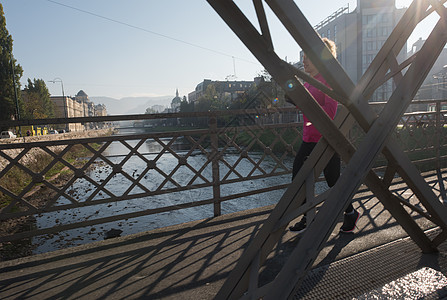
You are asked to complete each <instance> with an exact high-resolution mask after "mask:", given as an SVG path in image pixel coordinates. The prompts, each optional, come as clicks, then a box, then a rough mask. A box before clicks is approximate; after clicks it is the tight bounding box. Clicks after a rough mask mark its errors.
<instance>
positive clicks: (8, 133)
mask: <svg viewBox="0 0 447 300" xmlns="http://www.w3.org/2000/svg"><path fill="white" fill-rule="evenodd" d="M16 137H17V136H16V135H15V134H14V133H12V131H2V133H1V134H0V138H2V139H13V138H16Z"/></svg>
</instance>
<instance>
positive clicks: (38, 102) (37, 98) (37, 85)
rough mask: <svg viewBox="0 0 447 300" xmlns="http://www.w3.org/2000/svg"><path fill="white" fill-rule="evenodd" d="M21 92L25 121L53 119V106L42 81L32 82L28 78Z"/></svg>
mask: <svg viewBox="0 0 447 300" xmlns="http://www.w3.org/2000/svg"><path fill="white" fill-rule="evenodd" d="M23 91H24V98H25V99H24V101H25V117H26V118H27V119H46V118H54V104H53V102H51V100H50V92H49V91H48V88H47V85H46V84H45V81H44V80H43V79H34V82H33V81H31V79H29V78H28V84H27V85H26V86H25V89H24V90H23Z"/></svg>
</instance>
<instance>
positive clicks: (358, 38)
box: [301, 0, 407, 101]
mask: <svg viewBox="0 0 447 300" xmlns="http://www.w3.org/2000/svg"><path fill="white" fill-rule="evenodd" d="M405 10H406V8H401V9H397V8H396V3H395V0H357V7H356V9H355V10H354V11H352V12H349V6H348V7H344V8H340V9H339V10H338V11H336V12H335V13H334V14H332V15H331V16H329V17H328V18H326V19H325V20H323V21H322V22H321V23H319V24H318V25H317V26H316V27H315V30H316V31H317V32H318V33H319V34H320V35H321V37H327V38H329V39H331V40H333V41H334V42H335V44H336V45H337V59H338V61H339V62H340V64H341V65H342V66H343V68H344V69H345V71H346V73H347V75H348V76H349V77H350V78H351V80H352V81H353V82H354V83H357V82H358V80H359V79H360V78H361V77H362V75H363V74H364V73H365V71H366V69H367V68H368V66H369V65H370V64H371V62H372V60H373V59H374V57H375V56H376V54H377V53H378V52H379V50H380V49H381V47H382V46H383V44H384V43H385V41H386V39H387V38H388V36H389V35H390V34H391V32H392V30H393V29H394V27H395V26H396V24H397V23H398V22H399V20H400V18H401V17H402V15H403V14H404V13H405ZM406 51H407V50H406V45H405V46H404V47H403V50H402V51H401V53H399V55H398V57H397V59H398V61H399V62H402V61H404V60H405V58H406ZM301 61H302V55H301ZM392 91H393V82H392V80H390V81H388V82H386V83H385V84H384V85H382V86H381V87H379V88H378V89H377V90H376V91H375V93H374V94H373V96H372V98H371V101H386V100H388V99H389V97H390V96H391V93H392Z"/></svg>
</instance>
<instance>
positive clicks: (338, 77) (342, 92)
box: [208, 0, 447, 299]
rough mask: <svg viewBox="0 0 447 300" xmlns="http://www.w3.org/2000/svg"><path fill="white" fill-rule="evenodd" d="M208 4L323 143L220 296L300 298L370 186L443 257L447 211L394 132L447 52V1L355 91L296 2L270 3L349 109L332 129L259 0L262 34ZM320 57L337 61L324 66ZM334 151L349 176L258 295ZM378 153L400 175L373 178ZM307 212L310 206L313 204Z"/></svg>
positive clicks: (404, 29)
mask: <svg viewBox="0 0 447 300" xmlns="http://www.w3.org/2000/svg"><path fill="white" fill-rule="evenodd" d="M208 2H209V3H210V5H211V6H212V7H213V8H214V9H215V10H216V12H217V13H218V14H219V15H220V16H221V17H222V19H223V20H224V21H225V22H226V23H227V24H228V26H229V27H230V28H231V29H232V30H233V31H234V32H235V34H236V35H237V36H238V37H239V38H240V39H241V41H242V42H243V43H244V44H245V45H246V46H247V48H248V49H249V50H250V51H251V52H252V53H253V54H254V55H255V57H256V58H257V59H258V60H259V61H260V62H261V63H262V64H263V66H264V67H265V68H266V70H267V71H268V72H269V73H270V75H272V77H273V78H274V79H275V81H276V82H277V83H278V84H280V85H281V86H282V88H283V89H284V90H285V92H286V94H287V95H288V96H289V97H290V98H291V99H292V101H293V102H294V103H295V104H296V105H297V106H299V107H300V109H301V110H302V111H303V112H304V114H306V116H308V118H309V119H310V120H311V121H312V123H313V124H314V125H315V127H316V128H317V129H318V130H319V131H320V132H321V133H322V135H323V138H322V139H321V141H320V142H319V143H318V145H317V147H316V148H315V150H314V151H313V153H312V154H311V156H310V157H309V159H308V160H307V161H306V163H305V164H304V166H303V167H302V169H301V170H300V172H299V173H298V175H297V176H296V177H295V179H294V181H293V183H292V184H291V185H290V187H289V188H288V189H287V190H286V192H285V193H284V195H283V197H282V198H281V200H280V201H279V203H278V204H277V206H276V207H275V209H274V210H273V211H272V213H271V215H270V216H269V218H268V219H267V220H266V222H265V223H264V224H263V227H262V228H261V230H260V231H259V232H258V234H257V235H256V237H255V238H254V240H253V241H252V243H251V244H250V245H249V246H248V248H247V249H246V251H245V252H244V254H243V255H242V257H241V258H240V260H239V262H238V264H237V265H236V266H235V268H234V270H233V271H232V272H231V274H230V276H229V278H228V279H227V281H226V282H225V283H224V285H223V286H222V288H221V290H220V291H219V293H218V295H217V298H218V299H234V298H244V299H245V298H247V299H248V298H250V299H251V298H256V299H258V298H263V299H278V298H280V299H286V298H291V297H293V293H294V291H295V290H296V288H297V287H298V286H299V283H300V282H301V281H302V279H303V278H304V276H305V275H306V272H307V271H309V269H310V268H311V267H312V264H313V262H314V261H315V259H316V257H317V255H318V253H319V251H320V250H321V248H322V247H323V245H324V243H325V242H326V241H327V239H328V237H329V235H330V234H331V232H332V231H333V229H334V228H335V226H336V224H337V219H338V218H339V216H340V215H341V214H342V213H343V211H344V210H345V208H346V207H347V205H348V204H349V202H350V201H352V198H353V197H354V195H355V193H356V192H357V190H358V188H359V186H360V185H361V184H362V183H365V184H367V185H368V187H369V188H370V189H371V190H372V191H373V193H374V194H375V196H376V197H377V198H378V199H379V200H380V201H381V203H382V204H383V205H384V207H385V208H386V209H387V210H389V211H390V213H391V214H392V216H393V217H394V218H395V219H396V220H397V222H398V223H399V224H400V225H401V226H402V227H403V229H404V230H405V231H406V232H407V233H408V235H409V236H410V237H411V238H412V239H413V240H414V242H415V243H416V244H417V245H418V246H419V247H420V248H421V250H422V251H423V252H433V251H436V247H437V245H439V243H440V242H441V241H443V240H445V238H446V232H447V224H446V220H447V210H446V208H445V207H444V206H443V205H442V204H441V202H440V201H439V199H438V197H437V196H436V195H435V194H434V193H433V191H432V189H431V188H430V187H429V186H428V185H427V183H426V182H425V181H424V179H423V178H422V177H421V175H420V174H419V171H418V170H417V169H416V167H415V166H414V165H413V164H412V163H411V161H410V160H409V159H408V157H406V155H405V154H404V153H403V151H402V150H401V149H400V148H399V146H398V145H397V144H396V143H395V142H394V141H393V138H392V137H391V132H392V131H393V130H394V128H395V127H396V125H397V123H398V122H399V119H400V118H401V116H402V114H403V113H404V112H405V110H406V108H407V107H408V105H409V103H410V101H411V100H412V99H413V97H414V96H415V94H416V92H417V91H418V90H419V88H420V86H421V84H422V82H423V81H424V79H425V78H426V76H427V74H428V72H429V71H430V69H431V68H432V66H433V64H434V63H435V61H436V59H437V57H438V56H439V54H440V52H441V51H442V49H443V48H444V46H445V44H446V41H447V20H446V19H445V18H444V15H445V7H444V6H443V3H444V1H442V2H438V1H424V0H416V1H414V3H413V4H412V5H411V6H410V7H409V8H408V9H407V12H406V13H405V15H404V16H403V17H402V18H401V20H400V22H399V23H398V25H397V26H396V28H395V29H394V31H393V32H392V33H391V35H390V36H389V38H388V40H387V41H386V42H385V44H384V45H383V47H382V49H381V50H380V51H379V53H378V54H377V56H376V58H375V59H374V61H373V62H372V63H371V65H370V67H369V68H368V70H367V71H366V72H365V74H364V75H363V77H362V78H361V79H360V81H359V83H358V84H357V85H355V84H354V83H353V82H352V81H351V80H350V78H349V77H348V76H347V74H346V73H345V72H344V70H343V68H342V67H341V66H340V65H339V63H338V62H337V61H336V59H335V58H333V56H332V55H331V53H330V52H329V50H328V49H327V48H326V46H325V45H324V43H323V42H322V41H321V39H320V37H319V36H318V34H317V33H316V32H315V31H314V30H313V28H312V26H311V25H310V24H309V23H308V22H307V20H306V18H305V17H304V15H303V14H302V13H301V11H300V10H299V8H298V7H297V6H296V4H295V3H294V1H293V0H266V1H265V2H266V3H267V4H268V5H269V6H270V8H271V10H272V11H273V12H274V13H275V15H276V16H277V17H278V19H279V20H280V21H281V22H282V24H283V25H284V27H285V28H286V29H287V30H288V31H289V33H290V34H291V36H292V37H293V38H294V39H295V41H296V42H297V43H298V45H299V46H300V47H301V48H302V49H303V51H304V52H305V53H306V55H307V56H308V57H309V58H310V60H311V61H312V63H313V64H314V65H315V66H316V67H317V69H318V70H319V71H320V73H321V74H322V75H323V77H324V78H325V79H326V81H327V82H328V83H329V85H330V86H331V87H332V90H328V89H327V88H326V87H324V86H323V85H322V84H319V83H317V82H311V83H312V84H313V85H314V86H316V87H318V88H320V89H321V90H322V91H323V92H325V93H327V94H329V95H330V96H331V97H332V98H334V99H336V100H337V101H338V102H340V103H341V104H343V105H344V107H345V109H343V110H341V111H340V112H339V113H338V115H337V117H336V118H335V120H334V121H333V120H331V119H330V118H329V117H328V116H327V114H326V113H325V112H324V111H323V110H322V109H321V107H320V106H319V105H318V103H317V102H316V101H315V100H314V99H313V97H312V96H311V95H310V94H309V93H308V92H307V90H306V89H305V88H304V87H303V85H302V84H301V83H300V81H299V79H300V78H302V79H304V80H308V81H310V80H311V79H310V78H309V77H308V76H306V75H305V74H303V73H302V72H300V71H298V70H295V69H294V68H293V67H292V66H290V65H289V64H287V63H286V62H284V61H282V60H281V59H280V58H279V57H278V55H277V54H276V53H275V52H274V49H273V43H272V40H271V36H270V32H269V30H268V22H267V20H266V16H265V13H264V9H263V7H262V1H261V0H254V1H253V2H254V4H255V9H256V12H257V16H258V20H259V24H260V28H261V31H262V32H261V33H259V32H258V31H257V30H256V29H255V26H253V24H252V23H251V22H250V21H249V20H248V19H247V18H246V17H245V15H244V14H243V13H242V12H241V11H240V10H239V8H238V7H237V5H236V4H235V3H234V2H233V1H228V0H213V1H211V0H208ZM434 11H436V12H437V13H438V14H440V16H441V18H440V20H439V22H438V23H437V25H436V26H435V27H434V29H433V31H432V32H431V34H430V36H429V38H428V39H427V41H426V43H425V44H424V46H423V47H422V49H421V50H420V51H419V52H418V53H417V54H416V55H415V56H414V57H412V59H411V60H410V61H406V62H405V64H404V63H403V64H401V65H399V64H398V62H397V59H396V53H399V52H400V51H401V49H402V47H403V46H404V44H405V42H406V40H407V39H408V37H409V36H410V34H411V32H412V31H413V29H414V28H415V26H416V25H417V24H418V23H419V22H420V21H421V20H422V19H423V18H424V17H425V16H427V15H428V14H430V13H433V12H434ZM322 57H325V58H329V59H325V60H323V59H322ZM408 66H409V67H408ZM406 67H408V70H407V71H406V72H405V73H403V72H402V70H403V69H404V68H406ZM391 77H392V78H394V80H395V83H396V88H395V90H394V91H393V93H392V95H391V97H390V98H389V99H388V102H387V104H386V106H385V108H384V109H383V110H382V112H381V113H380V114H377V113H375V112H374V111H373V110H372V109H371V107H370V106H369V105H368V102H367V101H368V99H369V97H370V96H371V94H372V92H373V91H374V90H375V89H376V87H378V86H380V85H381V84H382V83H383V82H384V80H385V81H386V80H387V79H389V78H391ZM354 122H357V123H358V124H359V125H360V126H361V127H362V129H363V130H364V132H365V136H364V139H363V140H362V142H361V144H360V145H359V146H358V148H355V147H354V145H352V144H351V143H350V142H349V140H348V139H347V138H346V135H347V132H348V131H349V129H350V128H351V127H352V126H353V124H354ZM334 151H335V152H337V153H338V154H340V156H341V157H342V159H343V160H344V161H345V162H346V163H347V167H346V169H345V170H344V171H343V174H342V175H341V177H340V178H339V180H338V181H337V184H336V185H335V186H334V187H332V188H331V189H330V190H329V191H328V192H327V193H325V194H324V195H322V196H321V197H317V198H316V199H314V201H312V205H314V206H317V205H319V204H320V203H322V205H321V206H320V208H319V210H318V212H317V214H316V216H315V220H314V221H313V222H312V223H311V224H310V225H309V226H308V229H307V230H306V232H304V234H303V235H302V237H301V238H300V240H299V242H298V243H297V245H296V247H295V249H294V251H293V252H292V253H291V255H290V257H289V259H288V261H287V262H286V263H285V265H284V267H283V268H282V269H281V271H280V272H279V274H278V275H277V277H276V278H275V279H274V280H273V281H272V282H270V283H268V284H266V285H264V286H261V287H259V286H258V276H259V270H260V268H261V267H262V265H263V263H264V261H265V259H266V257H267V256H268V255H269V254H270V252H271V250H272V249H273V247H274V246H275V245H276V244H277V242H278V241H279V240H280V238H281V237H282V235H283V233H284V230H285V229H286V227H287V224H288V223H289V222H290V221H291V220H293V218H294V217H297V216H299V215H300V214H303V213H304V208H303V206H302V204H303V202H304V199H305V195H306V186H309V184H306V181H308V180H312V181H313V177H314V176H315V174H320V172H321V171H322V169H323V168H324V166H325V165H326V163H327V162H328V160H329V158H330V157H331V156H332V154H333V153H334ZM380 153H383V154H384V155H385V157H386V158H387V160H388V162H389V166H390V168H389V169H390V170H393V171H391V172H389V174H387V176H386V178H385V180H382V179H380V178H379V177H378V176H377V175H376V174H375V173H374V172H373V171H371V166H372V164H373V163H374V161H375V160H376V158H377V156H378V155H379V154H380ZM394 170H395V171H397V173H399V175H400V176H401V177H402V178H403V179H404V181H405V183H406V184H407V185H408V186H409V187H410V188H411V189H412V191H413V192H414V193H415V194H416V195H417V197H418V199H419V201H420V202H421V204H422V205H423V206H424V208H425V209H426V211H427V214H428V215H429V216H430V220H432V221H433V222H434V223H435V224H437V225H438V226H440V228H441V229H442V230H441V233H440V234H439V235H438V236H437V237H435V238H434V239H433V240H431V239H430V238H429V237H427V236H426V235H425V233H424V232H423V230H422V229H421V228H420V227H419V226H418V225H417V224H416V222H415V221H414V219H413V218H412V217H411V216H410V214H409V213H408V212H407V211H406V210H405V209H404V207H403V206H402V204H401V202H400V200H399V199H397V197H396V196H395V195H393V194H392V192H391V191H390V190H389V178H390V177H392V175H393V174H394ZM317 176H318V175H317ZM307 193H309V192H308V191H307ZM306 205H307V206H308V203H306ZM307 209H310V208H307Z"/></svg>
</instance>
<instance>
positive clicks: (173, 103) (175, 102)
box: [171, 89, 182, 112]
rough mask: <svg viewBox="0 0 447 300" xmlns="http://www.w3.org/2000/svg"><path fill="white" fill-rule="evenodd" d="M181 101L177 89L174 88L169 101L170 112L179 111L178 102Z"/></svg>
mask: <svg viewBox="0 0 447 300" xmlns="http://www.w3.org/2000/svg"><path fill="white" fill-rule="evenodd" d="M181 103H182V98H180V97H179V95H178V89H176V90H175V97H174V99H172V101H171V109H172V112H179V111H180V104H181Z"/></svg>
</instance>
